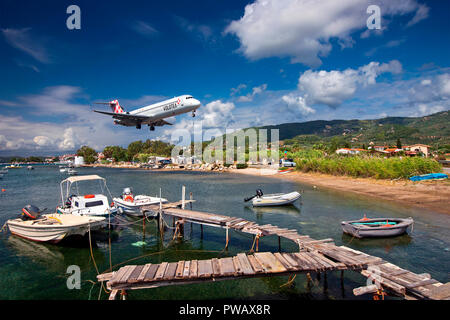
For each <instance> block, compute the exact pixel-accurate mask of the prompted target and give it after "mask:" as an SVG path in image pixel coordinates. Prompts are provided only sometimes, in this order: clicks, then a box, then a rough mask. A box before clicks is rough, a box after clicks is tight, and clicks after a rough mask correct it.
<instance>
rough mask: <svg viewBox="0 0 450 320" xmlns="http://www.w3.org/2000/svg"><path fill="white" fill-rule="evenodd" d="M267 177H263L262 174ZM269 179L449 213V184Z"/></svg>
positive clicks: (299, 175) (293, 175)
mask: <svg viewBox="0 0 450 320" xmlns="http://www.w3.org/2000/svg"><path fill="white" fill-rule="evenodd" d="M233 172H237V173H241V174H249V175H258V173H256V172H255V170H247V169H239V170H233ZM264 176H266V175H264ZM268 176H269V177H273V178H277V179H283V180H289V181H293V182H299V183H306V184H308V185H312V186H317V187H323V188H327V189H331V190H337V191H349V192H353V193H356V194H360V195H365V196H368V197H373V198H378V199H382V200H386V201H395V202H396V203H401V204H404V205H407V206H410V207H419V208H424V209H430V210H433V211H435V212H439V213H444V214H450V181H449V180H448V179H446V180H442V181H439V180H438V181H421V182H413V181H409V180H377V179H371V178H354V177H348V176H333V175H328V174H322V173H303V172H299V171H292V172H289V173H285V174H273V175H268Z"/></svg>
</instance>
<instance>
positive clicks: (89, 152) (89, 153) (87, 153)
mask: <svg viewBox="0 0 450 320" xmlns="http://www.w3.org/2000/svg"><path fill="white" fill-rule="evenodd" d="M77 155H78V156H80V157H83V158H84V163H86V164H90V163H94V162H95V160H96V159H97V151H95V150H94V149H92V148H91V147H88V146H82V147H81V148H80V149H78V151H77Z"/></svg>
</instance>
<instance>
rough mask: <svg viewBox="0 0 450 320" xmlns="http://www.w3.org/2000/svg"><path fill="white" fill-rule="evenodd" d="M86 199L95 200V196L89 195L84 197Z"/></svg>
mask: <svg viewBox="0 0 450 320" xmlns="http://www.w3.org/2000/svg"><path fill="white" fill-rule="evenodd" d="M84 198H85V199H91V198H95V195H93V194H87V195H85V196H84Z"/></svg>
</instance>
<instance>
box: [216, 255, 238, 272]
mask: <svg viewBox="0 0 450 320" xmlns="http://www.w3.org/2000/svg"><path fill="white" fill-rule="evenodd" d="M219 265H220V275H222V276H230V275H233V274H234V272H235V270H234V264H233V259H232V258H221V259H219Z"/></svg>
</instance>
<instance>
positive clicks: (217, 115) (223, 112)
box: [200, 100, 235, 128]
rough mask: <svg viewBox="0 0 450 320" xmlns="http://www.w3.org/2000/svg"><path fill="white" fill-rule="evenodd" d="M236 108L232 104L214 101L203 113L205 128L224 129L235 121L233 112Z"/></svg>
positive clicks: (204, 108) (205, 107) (202, 118)
mask: <svg viewBox="0 0 450 320" xmlns="http://www.w3.org/2000/svg"><path fill="white" fill-rule="evenodd" d="M234 108H235V105H234V103H232V102H222V101H221V100H216V101H212V102H210V103H208V104H206V105H205V106H203V110H202V111H201V115H200V116H201V120H202V125H203V127H204V128H216V127H224V126H226V125H227V124H228V123H230V122H231V121H232V120H233V115H232V111H233V109H234Z"/></svg>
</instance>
